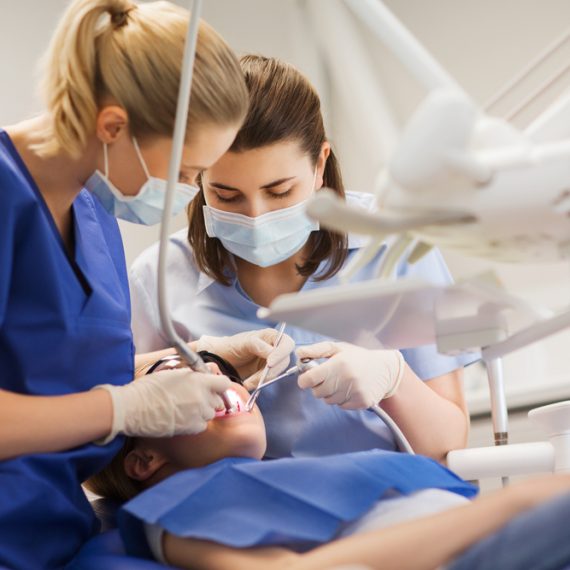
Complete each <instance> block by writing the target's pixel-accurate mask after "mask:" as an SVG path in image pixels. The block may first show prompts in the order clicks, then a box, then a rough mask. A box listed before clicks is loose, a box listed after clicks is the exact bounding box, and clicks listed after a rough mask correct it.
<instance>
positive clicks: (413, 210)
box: [262, 0, 570, 478]
mask: <svg viewBox="0 0 570 570" xmlns="http://www.w3.org/2000/svg"><path fill="white" fill-rule="evenodd" d="M344 3H345V4H346V5H347V6H348V7H349V8H350V10H351V11H352V12H353V13H354V14H355V15H356V16H357V18H359V19H360V20H361V21H362V22H363V24H364V25H365V26H367V27H368V28H369V29H370V30H371V31H372V32H373V33H374V35H375V36H376V37H377V38H379V39H380V40H381V41H382V43H383V44H384V45H385V46H387V47H388V48H389V49H390V50H391V51H392V52H393V53H394V54H395V55H396V56H397V57H398V59H399V60H400V61H401V62H402V63H403V64H404V65H405V66H406V68H407V69H408V70H409V71H410V72H411V73H412V74H413V76H414V77H415V78H416V79H417V80H419V82H420V83H421V84H422V85H423V86H424V87H426V88H427V90H428V95H427V97H426V98H425V100H424V101H423V102H422V103H421V104H420V106H419V107H418V109H417V110H416V111H415V113H414V114H413V116H412V118H411V120H410V121H409V123H408V124H407V126H406V128H405V130H404V132H403V134H402V136H401V138H400V140H399V141H398V142H397V144H396V147H395V149H394V151H393V154H392V157H391V159H390V160H389V161H388V164H387V166H386V168H385V169H384V170H383V172H382V173H381V176H380V177H379V183H378V185H377V188H376V191H375V194H376V198H377V209H376V210H375V211H365V210H364V209H361V208H358V207H356V206H352V205H349V204H347V203H346V202H344V201H342V200H341V199H340V198H338V197H337V196H336V194H334V193H332V192H331V191H327V190H321V191H319V192H318V193H317V194H316V196H315V197H314V198H313V199H312V200H311V201H310V202H309V204H308V206H307V213H308V215H309V216H311V217H313V218H314V219H316V220H318V221H319V223H320V225H321V226H322V227H326V228H329V229H332V230H337V231H340V232H352V233H357V234H364V235H369V236H370V241H369V243H368V245H367V247H365V248H363V249H362V250H361V251H360V252H359V254H358V255H356V256H355V257H354V258H353V260H352V261H351V262H350V263H349V264H348V265H347V267H346V268H345V269H344V270H343V272H342V277H343V279H344V280H345V284H344V285H341V286H339V287H338V288H337V289H336V290H327V291H326V292H325V293H323V294H321V295H320V298H317V296H316V295H314V294H312V293H313V292H311V291H308V292H306V293H300V294H297V295H295V296H292V295H289V296H288V295H284V296H282V297H281V298H277V299H276V300H275V301H274V302H273V303H272V305H271V306H270V307H269V309H267V310H264V311H262V312H263V314H264V316H265V317H272V318H275V319H286V320H287V321H289V322H290V323H292V324H296V325H298V326H304V327H306V328H309V329H312V330H316V331H318V332H321V333H324V334H329V335H330V336H336V337H337V338H340V339H342V340H348V341H351V342H355V343H357V344H363V345H366V343H367V342H368V341H369V340H370V337H371V336H373V337H375V338H374V340H375V341H377V342H379V343H381V344H382V345H384V346H388V347H391V348H409V347H412V346H419V345H421V344H428V343H436V344H437V346H438V349H439V350H440V352H444V353H449V354H453V353H457V352H461V351H480V352H481V355H482V359H483V361H484V362H485V365H486V368H487V373H488V376H489V386H490V394H491V412H492V421H493V431H494V437H495V444H496V445H499V446H500V445H505V444H507V443H508V416H507V406H506V401H505V396H504V388H503V369H502V357H503V356H504V355H506V354H508V353H510V352H512V351H514V350H518V349H520V348H523V347H525V346H527V345H528V344H530V343H533V342H536V341H538V340H540V339H542V338H545V337H547V336H549V335H552V334H554V333H556V332H558V331H561V330H563V329H565V328H568V327H570V308H568V309H567V310H565V312H563V313H561V314H556V315H552V314H550V315H544V314H542V315H538V314H536V313H535V314H534V315H531V316H533V317H534V318H533V319H532V323H531V324H530V325H527V326H524V327H523V328H522V329H520V330H517V331H516V332H515V333H513V334H510V333H509V330H508V326H507V322H506V318H505V314H504V313H505V311H507V310H511V311H513V310H514V312H518V313H521V312H522V313H526V315H527V316H528V314H529V313H530V314H531V313H532V312H533V311H532V308H530V307H528V306H526V307H523V305H524V302H522V301H521V300H520V299H516V298H515V297H513V296H510V295H509V294H508V293H506V292H504V291H501V290H499V289H498V288H495V289H493V287H489V285H488V284H485V283H480V282H476V281H474V282H472V283H463V284H458V285H453V286H450V287H446V288H442V287H435V286H430V285H429V284H425V283H412V282H409V283H405V282H403V281H399V282H398V283H394V282H393V279H392V278H391V276H392V275H393V274H394V268H395V266H396V264H397V263H399V262H400V261H402V260H407V261H408V262H409V263H414V262H416V261H418V260H419V259H421V258H422V257H423V256H424V255H425V254H426V253H428V252H429V251H430V249H431V248H432V247H436V246H437V247H445V248H447V249H449V250H455V251H457V252H459V253H461V254H463V255H470V256H476V257H482V258H486V259H490V260H493V261H503V262H511V263H522V262H533V263H534V262H545V261H547V262H553V261H559V260H570V90H567V91H566V92H565V93H563V94H562V95H561V96H560V97H559V99H558V100H557V101H556V102H555V103H553V104H552V105H551V106H550V107H549V108H548V109H546V110H545V111H544V112H543V113H542V114H541V115H540V116H539V117H538V118H537V119H535V120H534V121H533V122H532V123H531V124H530V125H529V126H528V127H527V128H526V129H524V130H520V129H517V128H516V127H515V126H513V125H512V124H511V123H510V122H509V119H512V118H513V117H514V116H515V115H517V114H518V113H520V112H521V110H522V109H524V108H525V107H526V106H527V105H528V104H529V103H531V102H533V101H534V100H535V99H537V98H538V96H539V95H541V94H542V93H543V92H544V91H545V90H546V89H547V88H548V87H549V86H550V85H551V84H553V83H554V82H555V81H557V80H558V79H559V78H560V77H562V76H563V75H564V74H566V73H568V71H569V70H570V61H569V60H565V62H564V64H563V65H562V66H561V67H560V68H559V69H558V70H556V72H555V73H554V74H553V75H551V76H550V77H549V78H548V79H547V81H546V82H545V83H544V84H543V85H541V86H540V87H539V88H538V89H537V90H535V91H534V92H530V93H529V94H528V95H527V96H526V98H525V100H524V101H523V102H522V103H521V104H520V105H519V106H518V107H516V108H515V109H513V110H512V112H511V113H510V115H509V116H508V117H507V118H506V119H501V118H497V117H493V116H491V115H489V114H488V113H487V112H486V111H485V110H484V109H482V108H481V107H480V106H478V105H477V104H476V103H475V102H474V101H473V100H472V99H471V98H470V97H469V96H468V95H467V94H466V93H465V92H464V90H463V89H462V88H461V87H460V86H459V85H458V84H457V82H456V81H455V80H454V79H453V78H452V77H451V76H450V75H449V74H448V73H447V72H446V71H445V70H444V69H443V68H442V66H441V65H440V64H439V63H438V62H437V61H436V60H435V59H434V58H433V57H432V56H431V55H430V54H429V53H428V52H427V50H426V49H425V48H424V47H423V46H422V45H421V44H420V43H419V42H418V41H417V39H416V38H415V37H414V36H413V35H412V34H411V33H410V32H409V31H408V30H407V29H406V28H405V27H404V26H403V25H402V24H401V23H400V22H399V21H398V20H397V19H396V18H395V17H394V15H393V14H392V13H391V12H390V11H389V10H388V9H387V8H386V7H385V6H384V4H383V3H382V2H381V1H379V0H344ZM568 42H570V30H568V31H567V32H566V33H565V34H563V36H561V37H560V38H558V39H557V40H556V41H555V42H554V43H553V44H552V45H551V46H549V47H548V48H547V49H546V50H545V51H544V52H543V53H542V54H540V55H539V56H538V57H537V58H536V59H535V60H534V61H532V62H531V63H530V64H529V66H527V68H526V69H525V70H523V71H522V72H521V73H520V74H519V75H518V76H517V77H516V78H515V79H514V80H513V81H512V82H511V83H510V84H509V85H507V86H506V88H505V89H503V90H502V91H501V92H499V93H498V94H497V95H496V96H495V97H494V98H493V99H492V100H491V101H490V102H489V103H488V104H487V106H486V107H487V108H489V109H490V108H493V107H494V106H495V105H496V104H497V102H498V101H500V100H501V99H503V98H504V97H505V96H506V95H508V94H509V93H510V92H511V91H512V90H513V89H514V88H515V87H516V86H518V85H519V84H520V83H521V82H522V80H523V79H524V78H526V77H527V75H528V74H530V72H531V71H533V70H534V69H535V68H536V67H537V66H539V65H540V64H541V63H542V62H543V61H544V60H545V59H546V58H547V57H549V56H550V55H551V54H552V53H554V52H555V51H557V50H559V49H560V48H561V47H562V46H564V45H565V44H567V43H568ZM387 238H388V239H387ZM381 247H385V248H386V250H385V254H384V256H383V262H382V266H381V268H380V271H379V275H378V277H379V278H378V279H377V280H374V281H368V282H366V283H354V284H351V283H349V281H350V278H351V276H352V275H354V274H355V273H356V272H357V271H358V270H359V269H360V268H362V267H363V266H364V265H365V264H366V263H367V262H368V261H370V260H371V259H372V258H373V256H374V255H375V254H376V253H377V252H378V251H379V249H380V248H381ZM331 289H332V288H331ZM343 300H344V301H345V302H346V304H347V311H348V308H349V306H350V314H351V315H352V319H353V321H356V324H354V323H353V324H351V321H347V320H346V319H343V318H342V315H341V312H342V311H343V310H344V309H343V307H342V301H343ZM359 304H360V305H359ZM372 305H374V306H375V307H376V308H377V309H378V314H377V315H370V313H371V311H370V306H372ZM333 307H334V312H335V313H336V317H337V318H336V320H337V321H338V320H341V321H342V327H341V326H339V325H338V323H336V324H335V322H333V321H334V320H335V319H333V315H331V311H332V309H333ZM365 307H368V309H365ZM462 307H464V308H465V312H464V314H462V311H461V308H462ZM473 307H474V308H473ZM521 309H522V311H521ZM339 315H340V317H339ZM374 319H375V320H374ZM366 321H369V322H368V325H363V324H362V323H363V322H366ZM398 322H400V323H407V325H410V324H412V323H414V325H413V326H407V328H406V330H404V331H403V332H402V330H400V331H397V330H396V329H397V326H396V327H395V326H394V323H398ZM366 326H368V329H367V330H366V331H365V330H364V329H366ZM555 406H558V407H557V408H556V409H555V410H554V409H552V410H550V411H547V412H544V413H542V412H540V413H538V412H536V411H535V413H534V414H531V415H533V416H534V417H535V419H537V421H539V422H540V423H542V424H543V425H544V426H546V428H547V430H550V431H551V432H552V433H554V432H555V431H556V430H555V429H554V427H553V426H554V424H552V425H550V424H549V422H550V419H552V421H553V422H554V423H555V424H556V426H557V429H558V430H559V429H560V425H561V423H564V422H562V420H561V418H562V417H564V414H566V417H568V418H570V403H561V404H556V405H555ZM554 418H555V419H554ZM566 424H567V426H566V431H565V432H564V433H566V436H565V439H564V442H563V443H561V442H560V441H558V443H557V445H556V446H555V447H556V461H554V459H553V448H552V446H551V445H550V444H546V443H545V445H547V446H549V447H548V449H547V450H546V451H545V448H544V447H542V448H541V449H540V450H539V449H538V448H537V449H534V450H532V451H531V450H530V449H529V448H528V447H527V448H525V450H524V452H523V453H521V454H519V455H520V456H523V455H525V454H526V452H527V451H528V452H529V453H530V456H532V457H534V458H535V460H532V459H530V460H529V457H530V456H527V457H526V458H525V460H526V461H527V464H531V465H532V467H531V469H535V468H536V469H539V470H540V469H542V468H545V470H552V468H554V469H556V468H557V467H560V466H563V465H564V466H565V467H560V468H564V469H566V468H568V469H570V461H567V460H566V459H564V457H565V456H566V455H568V457H570V421H569V420H566ZM558 433H561V432H560V431H558ZM508 447H509V450H508V451H507V449H506V448H505V450H504V452H501V450H500V449H492V448H491V451H492V452H493V454H494V455H493V456H492V457H489V458H488V461H487V463H494V464H495V466H498V465H499V463H500V461H498V460H497V458H498V457H499V455H497V454H498V453H503V455H502V456H501V457H506V455H505V454H506V453H511V455H510V456H509V458H511V459H512V454H513V453H517V450H516V446H508ZM472 451H473V450H465V453H466V454H469V453H470V452H472ZM454 453H455V454H461V453H462V452H452V454H454ZM452 454H450V455H451V459H453V457H454V456H453V455H452ZM533 454H534V455H533ZM465 457H466V456H465ZM517 457H519V456H517ZM463 459H464V456H461V457H459V460H460V462H462V461H463ZM478 460H481V461H484V459H481V457H478ZM517 461H518V459H517ZM460 462H459V463H456V464H453V465H452V467H455V468H456V469H457V470H458V471H459V473H460V474H463V475H464V476H466V477H469V476H470V474H472V473H473V471H470V470H469V469H471V467H469V468H466V470H462V466H463V465H467V462H464V463H460ZM523 462H524V461H523ZM529 462H530V463H529ZM451 463H452V462H450V464H451ZM507 463H509V461H506V462H504V465H503V464H501V466H499V467H497V469H498V470H499V471H501V469H503V472H504V473H505V474H507V475H508V474H516V473H519V471H516V469H514V468H513V469H508V468H506V467H505V465H506V464H507ZM515 463H516V462H515ZM555 463H556V465H555ZM511 464H513V465H514V463H513V462H511ZM519 464H520V461H519ZM477 474H480V472H479V471H477ZM474 478H475V477H474Z"/></svg>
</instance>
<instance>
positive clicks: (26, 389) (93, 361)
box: [0, 131, 134, 570]
mask: <svg viewBox="0 0 570 570" xmlns="http://www.w3.org/2000/svg"><path fill="white" fill-rule="evenodd" d="M73 218H74V220H73V224H74V225H73V228H74V233H75V255H72V256H70V255H68V254H67V253H66V250H65V248H64V245H63V241H62V239H61V236H60V234H59V233H58V230H57V228H56V226H55V224H54V220H53V218H52V216H51V214H50V212H49V210H48V208H47V206H46V204H45V202H44V200H43V198H42V196H41V194H40V192H39V190H38V188H37V186H36V184H35V183H34V181H33V179H32V177H31V175H30V173H29V171H28V170H27V168H26V166H25V164H24V163H23V161H22V159H21V157H20V156H19V154H18V152H17V150H16V149H15V148H14V146H13V144H12V142H11V140H10V138H9V137H8V135H7V134H6V133H5V132H3V131H0V389H4V390H9V391H11V392H17V393H19V394H34V395H42V396H52V395H63V394H71V393H74V392H81V391H85V390H89V389H90V388H92V387H93V386H95V385H96V384H100V383H103V382H109V383H112V384H124V383H126V382H129V381H130V380H131V379H132V377H133V362H134V346H133V343H132V334H131V331H130V304H129V292H128V281H127V275H126V268H125V261H124V254H123V247H122V243H121V238H120V234H119V230H118V226H117V223H116V221H115V219H114V218H112V217H110V216H109V215H108V214H107V213H106V212H105V211H104V210H103V209H102V207H101V206H100V205H99V204H98V203H97V201H96V200H94V199H93V198H92V197H91V195H90V194H89V193H88V192H87V191H86V190H83V191H82V192H81V193H80V194H79V196H78V197H77V199H76V200H75V202H74V203H73ZM0 397H2V396H1V393H0ZM29 421H30V422H31V423H33V421H34V418H29ZM121 443H122V442H121V438H117V439H116V440H115V441H114V442H113V443H111V444H110V445H107V446H105V447H98V446H95V445H92V444H88V445H83V446H80V447H77V448H75V449H71V450H69V451H63V452H60V453H50V454H37V455H28V456H23V457H19V458H17V459H13V460H7V461H0V567H3V566H5V567H8V568H18V569H20V568H22V569H26V570H28V569H36V568H37V569H39V568H41V569H49V568H61V567H62V566H64V565H65V564H66V562H67V561H68V560H70V558H71V557H72V556H73V555H74V553H75V552H76V551H77V550H78V549H79V547H80V546H81V545H82V543H83V542H84V541H85V540H86V539H88V538H89V537H90V536H91V535H92V534H93V533H95V532H96V531H97V530H98V523H97V522H96V519H95V516H94V514H93V511H92V509H91V507H90V505H89V503H88V501H87V499H86V497H85V494H84V493H83V490H82V489H81V482H82V481H84V480H85V479H87V478H88V477H90V476H91V475H92V474H94V473H96V472H98V471H99V470H101V469H102V468H103V467H104V466H105V465H106V464H107V463H108V462H109V461H110V460H111V459H112V457H113V455H114V454H116V452H117V451H118V450H119V449H120V447H121Z"/></svg>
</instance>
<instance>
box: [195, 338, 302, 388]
mask: <svg viewBox="0 0 570 570" xmlns="http://www.w3.org/2000/svg"><path fill="white" fill-rule="evenodd" d="M278 334H279V333H278V331H277V330H275V329H261V330H256V331H248V332H243V333H239V334H236V335H233V336H222V337H216V336H202V337H200V339H199V340H198V343H197V347H196V350H197V351H200V350H207V351H208V352H213V353H214V354H217V355H218V356H221V357H222V358H225V359H226V360H227V361H228V362H230V364H233V365H234V366H235V367H236V368H237V370H238V372H239V373H240V376H241V377H242V378H244V377H245V378H247V380H246V381H245V382H244V386H245V387H246V388H247V389H248V390H253V389H254V388H255V387H256V386H257V384H258V382H259V378H260V376H261V373H262V370H263V367H264V366H265V364H267V366H268V367H269V368H271V373H270V375H269V378H272V377H273V376H277V375H278V374H280V373H281V372H283V371H284V370H285V369H286V368H287V367H288V366H289V361H290V359H291V353H292V352H293V351H294V350H295V341H294V340H293V339H292V338H291V337H290V336H289V335H286V334H284V335H283V336H282V338H281V340H280V341H279V345H278V346H277V347H275V346H273V344H274V343H275V341H276V340H277V335H278ZM248 376H249V377H248Z"/></svg>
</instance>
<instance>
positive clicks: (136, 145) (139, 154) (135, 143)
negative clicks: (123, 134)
mask: <svg viewBox="0 0 570 570" xmlns="http://www.w3.org/2000/svg"><path fill="white" fill-rule="evenodd" d="M133 145H134V147H135V152H136V153H137V157H138V159H139V162H140V163H141V166H142V168H143V170H144V173H145V175H146V178H147V180H150V174H149V172H148V168H147V167H146V162H145V161H144V158H143V155H142V153H141V149H140V148H139V143H138V142H137V139H135V137H133Z"/></svg>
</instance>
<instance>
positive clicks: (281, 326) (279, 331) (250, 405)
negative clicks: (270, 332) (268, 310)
mask: <svg viewBox="0 0 570 570" xmlns="http://www.w3.org/2000/svg"><path fill="white" fill-rule="evenodd" d="M285 325H286V323H285V321H283V322H281V323H279V326H278V327H277V340H276V341H275V344H274V345H273V346H274V348H277V347H278V346H279V343H280V342H281V339H282V338H283V333H284V332H285ZM269 370H270V368H269V366H267V364H266V365H265V368H264V369H263V372H262V373H261V378H260V379H259V383H258V384H257V388H256V389H255V390H254V391H253V392H252V393H251V396H250V397H249V399H248V401H247V403H246V405H245V410H246V411H247V412H250V411H251V409H252V408H253V405H254V404H255V401H256V400H257V397H258V395H259V391H260V389H261V388H262V387H263V386H264V385H265V384H266V382H265V380H266V379H267V375H268V374H269ZM271 384H273V382H272V381H271Z"/></svg>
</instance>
